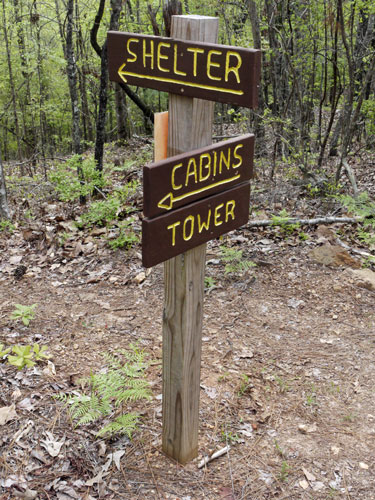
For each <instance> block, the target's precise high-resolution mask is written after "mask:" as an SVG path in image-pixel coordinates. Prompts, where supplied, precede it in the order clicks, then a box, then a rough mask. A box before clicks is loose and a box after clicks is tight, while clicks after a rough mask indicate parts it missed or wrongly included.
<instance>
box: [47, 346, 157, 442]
mask: <svg viewBox="0 0 375 500" xmlns="http://www.w3.org/2000/svg"><path fill="white" fill-rule="evenodd" d="M104 357H105V359H106V362H107V370H106V371H105V372H103V373H96V374H91V375H90V376H89V377H87V378H84V379H82V381H81V382H82V384H83V388H86V392H85V393H75V394H59V395H57V396H56V397H57V399H59V400H60V401H62V402H63V403H64V404H65V405H66V406H67V407H68V411H69V414H70V416H71V418H72V419H73V420H75V421H76V425H85V424H89V423H91V422H95V421H97V420H100V419H103V418H106V417H109V418H110V419H111V420H110V422H109V423H107V424H106V425H104V426H103V427H102V428H101V429H100V430H99V431H98V433H97V436H107V437H109V436H112V435H115V434H118V435H121V434H125V435H127V436H128V437H129V438H130V437H131V436H132V434H133V432H134V431H135V429H136V427H137V423H138V415H136V414H134V413H126V411H125V410H126V403H127V402H134V401H138V400H140V399H148V398H149V397H150V395H151V393H150V390H149V385H148V382H147V380H146V379H145V375H144V372H145V369H146V368H147V365H146V363H145V361H144V353H143V351H141V350H139V349H138V348H137V346H135V345H133V344H130V350H129V351H125V350H120V351H118V356H113V355H111V354H105V355H104Z"/></svg>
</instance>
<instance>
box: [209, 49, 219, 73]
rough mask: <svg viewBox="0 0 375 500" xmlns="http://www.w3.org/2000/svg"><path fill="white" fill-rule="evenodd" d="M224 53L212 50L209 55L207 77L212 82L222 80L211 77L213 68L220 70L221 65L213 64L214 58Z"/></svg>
mask: <svg viewBox="0 0 375 500" xmlns="http://www.w3.org/2000/svg"><path fill="white" fill-rule="evenodd" d="M221 54H222V52H221V51H219V50H210V51H209V52H208V55H207V76H208V78H210V79H211V80H221V76H212V75H211V68H220V64H219V63H215V62H212V60H211V59H212V56H213V55H216V56H221Z"/></svg>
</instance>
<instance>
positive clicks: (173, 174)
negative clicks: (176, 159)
mask: <svg viewBox="0 0 375 500" xmlns="http://www.w3.org/2000/svg"><path fill="white" fill-rule="evenodd" d="M181 167H182V163H179V164H178V165H175V166H174V167H173V169H172V176H171V183H172V188H173V189H176V190H177V189H181V188H182V184H179V185H178V186H176V183H175V180H174V176H175V173H176V170H177V169H178V168H181Z"/></svg>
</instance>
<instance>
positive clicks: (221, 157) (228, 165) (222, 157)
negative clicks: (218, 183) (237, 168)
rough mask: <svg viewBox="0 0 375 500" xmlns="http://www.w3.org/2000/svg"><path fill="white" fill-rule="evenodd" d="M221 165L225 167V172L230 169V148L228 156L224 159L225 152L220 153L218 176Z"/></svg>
mask: <svg viewBox="0 0 375 500" xmlns="http://www.w3.org/2000/svg"><path fill="white" fill-rule="evenodd" d="M223 163H224V165H225V166H226V167H227V170H229V169H230V148H228V156H227V157H225V151H220V163H219V174H221V171H222V166H223Z"/></svg>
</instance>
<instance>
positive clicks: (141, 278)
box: [134, 271, 146, 285]
mask: <svg viewBox="0 0 375 500" xmlns="http://www.w3.org/2000/svg"><path fill="white" fill-rule="evenodd" d="M145 279H146V273H144V272H143V271H142V272H140V273H139V274H137V276H136V277H135V278H134V281H135V282H136V283H137V284H138V285H140V284H141V283H143V282H144V280H145Z"/></svg>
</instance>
